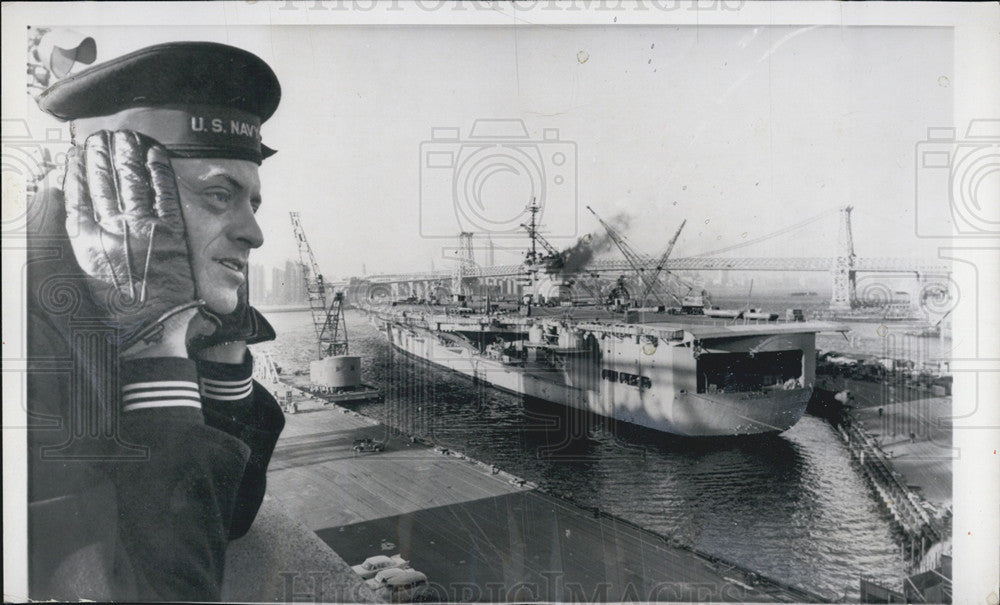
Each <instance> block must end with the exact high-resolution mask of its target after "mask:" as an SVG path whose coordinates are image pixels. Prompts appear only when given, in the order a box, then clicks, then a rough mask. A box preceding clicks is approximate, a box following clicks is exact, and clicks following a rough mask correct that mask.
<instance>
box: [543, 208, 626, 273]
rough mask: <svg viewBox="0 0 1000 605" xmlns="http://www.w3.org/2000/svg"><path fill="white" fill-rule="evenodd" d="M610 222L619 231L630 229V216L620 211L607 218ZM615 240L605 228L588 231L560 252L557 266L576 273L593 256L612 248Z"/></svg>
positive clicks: (565, 271)
mask: <svg viewBox="0 0 1000 605" xmlns="http://www.w3.org/2000/svg"><path fill="white" fill-rule="evenodd" d="M607 222H608V224H609V225H611V227H612V228H614V229H615V231H617V232H618V233H622V232H624V231H626V230H628V227H629V218H628V215H626V214H624V213H619V214H617V215H615V216H613V217H612V218H611V219H608V220H607ZM613 246H614V241H613V240H612V239H611V236H609V235H608V233H607V231H605V230H604V229H603V228H602V229H601V230H600V231H599V232H597V233H588V234H586V235H584V236H583V237H581V238H580V239H578V240H577V242H576V244H574V245H573V246H570V247H569V248H566V249H565V250H563V251H562V252H560V253H559V257H558V259H555V260H556V261H557V262H556V263H554V264H555V265H556V266H554V267H552V268H554V269H558V270H559V271H560V272H561V273H564V274H566V273H576V272H578V271H580V270H581V269H583V268H584V267H586V266H587V263H589V262H590V261H591V260H593V258H594V257H595V256H596V255H598V254H601V253H603V252H607V251H609V250H611V248H612V247H613Z"/></svg>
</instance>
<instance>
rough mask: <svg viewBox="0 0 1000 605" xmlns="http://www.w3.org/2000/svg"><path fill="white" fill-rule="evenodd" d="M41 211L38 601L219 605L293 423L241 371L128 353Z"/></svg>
mask: <svg viewBox="0 0 1000 605" xmlns="http://www.w3.org/2000/svg"><path fill="white" fill-rule="evenodd" d="M64 220H65V219H64V209H63V199H62V194H61V192H60V191H58V190H55V189H47V190H45V191H43V192H41V193H39V195H37V196H36V197H35V199H34V200H33V203H32V204H31V206H30V209H29V217H28V223H29V237H28V267H27V278H28V282H27V283H28V293H27V295H28V330H27V337H28V378H27V400H28V448H29V458H28V475H29V484H28V501H29V506H28V524H29V527H28V543H29V561H28V574H29V590H30V597H31V598H33V599H71V600H77V599H96V600H108V599H110V600H118V601H122V600H126V601H127V600H185V601H187V600H217V599H219V597H220V586H221V583H222V575H223V562H224V559H225V551H226V547H227V545H228V543H229V541H230V540H232V539H235V538H238V537H240V536H242V535H243V534H244V533H246V531H247V530H248V529H249V528H250V525H251V524H252V523H253V519H254V516H255V515H256V513H257V509H258V508H259V506H260V503H261V500H262V498H263V495H264V486H265V472H266V470H267V465H268V462H269V460H270V457H271V453H272V451H273V449H274V445H275V442H276V441H277V438H278V435H279V433H280V432H281V429H282V428H283V426H284V417H283V415H282V412H281V409H280V407H279V406H278V405H277V403H276V402H275V400H274V398H273V397H272V396H271V394H270V393H268V392H267V390H265V389H264V388H263V387H262V386H260V385H259V384H257V383H256V382H254V381H253V380H252V379H251V371H252V367H253V360H252V358H251V357H250V355H249V353H248V354H247V357H246V359H245V360H244V362H243V363H242V364H221V363H210V362H203V361H199V362H196V361H194V360H190V359H185V358H172V357H171V358H150V359H138V360H132V361H122V360H120V359H119V356H118V351H117V349H116V348H115V344H114V341H115V339H114V335H113V334H112V333H111V332H112V331H113V330H112V328H109V326H108V322H107V321H103V319H104V311H103V310H102V309H101V308H100V307H99V306H98V305H96V304H95V303H94V302H93V300H92V297H91V296H90V293H89V290H88V289H87V287H86V282H85V281H84V280H83V279H82V272H81V271H80V269H79V267H78V266H77V265H76V262H75V260H74V257H73V253H72V249H71V247H70V245H69V241H68V240H67V238H66V234H65V227H63V226H62V224H63V221H64Z"/></svg>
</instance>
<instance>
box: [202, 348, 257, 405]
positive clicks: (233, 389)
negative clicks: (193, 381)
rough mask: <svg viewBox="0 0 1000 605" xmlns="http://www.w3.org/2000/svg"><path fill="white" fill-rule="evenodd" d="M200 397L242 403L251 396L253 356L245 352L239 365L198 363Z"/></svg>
mask: <svg viewBox="0 0 1000 605" xmlns="http://www.w3.org/2000/svg"><path fill="white" fill-rule="evenodd" d="M197 368H198V386H199V387H200V391H201V396H202V397H204V398H205V399H212V400H214V401H242V400H244V399H247V398H249V397H250V395H251V394H253V356H252V355H250V351H247V352H246V355H244V357H243V361H242V362H241V363H221V362H217V361H204V360H199V361H198V366H197Z"/></svg>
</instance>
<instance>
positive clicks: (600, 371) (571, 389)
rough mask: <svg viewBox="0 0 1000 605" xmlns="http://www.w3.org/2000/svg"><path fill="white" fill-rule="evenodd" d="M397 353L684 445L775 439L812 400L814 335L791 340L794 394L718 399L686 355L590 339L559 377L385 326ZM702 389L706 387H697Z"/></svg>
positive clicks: (427, 333) (686, 350)
mask: <svg viewBox="0 0 1000 605" xmlns="http://www.w3.org/2000/svg"><path fill="white" fill-rule="evenodd" d="M385 328H386V335H387V337H388V338H389V340H390V342H391V344H392V346H393V347H395V348H396V349H398V350H400V351H403V352H405V353H407V354H408V355H411V356H413V357H415V358H417V359H421V360H424V361H426V362H429V363H431V364H433V365H435V366H438V367H441V368H446V369H448V370H451V371H454V372H457V373H459V374H462V375H465V376H468V377H470V378H472V379H474V380H478V381H482V382H485V383H487V384H490V385H492V386H494V387H497V388H499V389H502V390H505V391H509V392H511V393H514V394H517V395H521V396H524V397H525V398H530V399H537V400H542V401H547V402H551V403H555V404H558V405H562V406H566V407H570V408H575V409H579V410H584V411H586V412H590V413H594V414H597V415H599V416H603V417H606V418H612V419H614V420H617V421H621V422H626V423H630V424H635V425H639V426H642V427H646V428H649V429H652V430H655V431H661V432H664V433H669V434H672V435H681V436H687V437H721V436H734V435H753V434H762V433H779V432H782V431H785V430H787V429H789V428H790V427H792V426H793V425H794V424H795V423H796V422H798V420H799V419H800V418H801V417H802V415H803V414H804V412H805V409H806V405H807V404H808V402H809V398H810V395H811V393H812V388H811V386H812V376H813V374H812V371H813V370H814V366H813V364H812V363H810V361H809V360H810V358H812V357H814V348H813V347H814V334H796V335H790V336H788V337H785V340H787V339H788V338H792V339H793V340H794V341H795V342H794V344H795V346H797V347H800V349H804V351H803V353H804V354H803V356H802V359H803V361H802V366H803V368H802V378H805V379H806V380H804V381H801V382H800V383H799V384H798V385H796V386H794V387H793V388H781V389H771V390H769V391H767V392H763V391H749V392H722V391H720V390H715V391H714V392H710V391H711V389H705V388H703V387H704V385H701V386H699V382H698V379H697V377H696V376H695V374H696V373H697V372H699V371H701V369H700V367H699V366H698V364H697V359H696V357H695V356H694V355H693V354H692V348H691V347H685V346H675V347H670V346H663V345H662V344H661V346H659V347H655V348H651V347H649V346H648V345H646V346H645V347H643V346H641V345H639V344H637V343H636V342H635V341H636V339H630V338H614V337H607V336H606V335H599V336H604V337H603V338H598V337H594V336H593V335H592V336H591V340H588V341H585V342H589V343H590V346H591V347H592V348H593V351H592V353H590V354H587V355H582V356H581V355H577V356H574V357H570V358H569V359H567V360H566V363H565V365H564V367H561V368H559V369H554V368H545V367H541V366H539V365H532V364H524V363H522V364H511V363H507V362H504V361H502V360H500V359H495V358H492V357H489V356H486V355H483V354H481V353H480V352H478V351H477V350H476V349H475V348H474V347H471V346H462V345H461V344H456V342H455V341H454V340H451V341H449V340H446V339H443V338H441V337H440V335H439V334H438V333H436V332H435V331H433V330H428V329H423V328H420V327H414V326H410V325H405V324H399V323H393V322H388V323H386V324H385ZM763 340H764V339H763V338H738V339H729V340H719V341H718V342H716V343H715V346H717V347H721V349H719V350H723V349H725V350H726V351H728V352H729V353H730V354H732V353H733V352H738V351H739V350H745V349H748V348H750V347H753V346H757V345H759V344H760V343H761V342H762V341H763ZM702 382H704V381H702Z"/></svg>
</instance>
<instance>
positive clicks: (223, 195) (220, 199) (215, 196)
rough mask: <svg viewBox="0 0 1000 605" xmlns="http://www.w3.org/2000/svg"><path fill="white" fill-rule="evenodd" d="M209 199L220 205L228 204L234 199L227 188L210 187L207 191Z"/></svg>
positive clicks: (206, 195) (206, 194)
mask: <svg viewBox="0 0 1000 605" xmlns="http://www.w3.org/2000/svg"><path fill="white" fill-rule="evenodd" d="M205 197H206V198H207V199H208V201H210V202H212V203H213V204H216V205H219V206H226V205H228V204H229V203H230V202H231V201H233V194H231V193H229V192H228V191H226V190H225V189H209V190H208V191H206V192H205Z"/></svg>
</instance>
